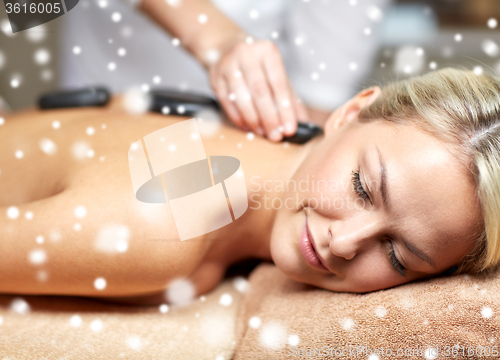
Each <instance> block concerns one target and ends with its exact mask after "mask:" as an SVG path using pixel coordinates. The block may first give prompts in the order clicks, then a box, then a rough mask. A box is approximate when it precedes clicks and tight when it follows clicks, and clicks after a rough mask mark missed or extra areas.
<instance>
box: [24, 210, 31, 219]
mask: <svg viewBox="0 0 500 360" xmlns="http://www.w3.org/2000/svg"><path fill="white" fill-rule="evenodd" d="M24 216H25V217H26V219H28V220H31V219H33V213H32V212H31V211H27V212H26V214H24Z"/></svg>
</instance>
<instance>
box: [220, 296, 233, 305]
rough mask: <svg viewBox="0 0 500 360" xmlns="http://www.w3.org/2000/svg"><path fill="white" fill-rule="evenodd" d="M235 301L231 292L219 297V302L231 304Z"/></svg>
mask: <svg viewBox="0 0 500 360" xmlns="http://www.w3.org/2000/svg"><path fill="white" fill-rule="evenodd" d="M232 303H233V297H232V296H231V295H230V294H222V295H221V297H220V299H219V304H221V305H223V306H229V305H231V304H232Z"/></svg>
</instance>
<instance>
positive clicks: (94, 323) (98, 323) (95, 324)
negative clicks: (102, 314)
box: [90, 319, 102, 332]
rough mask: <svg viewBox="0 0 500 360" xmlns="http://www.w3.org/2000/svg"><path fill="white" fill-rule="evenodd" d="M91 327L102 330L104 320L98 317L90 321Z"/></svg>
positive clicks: (93, 329) (94, 329)
mask: <svg viewBox="0 0 500 360" xmlns="http://www.w3.org/2000/svg"><path fill="white" fill-rule="evenodd" d="M90 329H91V330H92V331H96V332H97V331H101V330H102V321H101V320H99V319H96V320H94V321H92V322H91V323H90Z"/></svg>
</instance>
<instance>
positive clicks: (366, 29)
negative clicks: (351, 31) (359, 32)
mask: <svg viewBox="0 0 500 360" xmlns="http://www.w3.org/2000/svg"><path fill="white" fill-rule="evenodd" d="M363 32H364V34H365V35H366V36H369V35H371V34H372V29H370V28H365V29H364V30H363Z"/></svg>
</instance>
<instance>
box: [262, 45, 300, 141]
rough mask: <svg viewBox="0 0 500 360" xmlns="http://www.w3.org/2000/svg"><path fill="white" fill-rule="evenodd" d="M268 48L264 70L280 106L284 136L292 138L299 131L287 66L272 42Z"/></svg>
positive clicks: (264, 60)
mask: <svg viewBox="0 0 500 360" xmlns="http://www.w3.org/2000/svg"><path fill="white" fill-rule="evenodd" d="M267 47H268V55H267V56H264V57H263V62H264V68H265V71H266V74H267V79H268V81H269V84H270V85H271V89H272V91H273V96H274V100H275V102H276V104H277V106H278V112H279V116H280V120H281V125H282V126H283V134H284V135H285V136H291V135H293V134H295V132H296V131H297V114H296V110H295V104H294V103H295V95H294V94H293V92H291V91H290V86H289V82H288V77H287V75H286V71H285V65H284V64H283V60H282V58H281V54H280V52H279V49H278V48H277V47H276V45H274V44H273V43H272V42H268V45H267Z"/></svg>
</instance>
